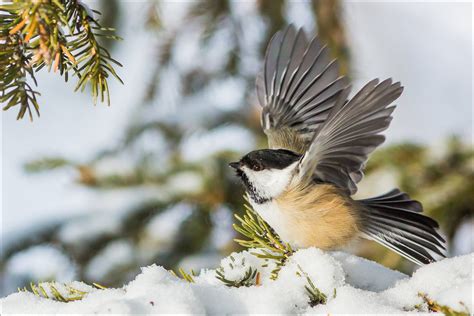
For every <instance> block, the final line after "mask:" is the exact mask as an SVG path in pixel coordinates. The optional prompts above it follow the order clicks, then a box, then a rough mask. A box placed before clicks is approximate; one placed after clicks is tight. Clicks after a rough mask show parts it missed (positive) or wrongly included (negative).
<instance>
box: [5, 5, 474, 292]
mask: <svg viewBox="0 0 474 316" xmlns="http://www.w3.org/2000/svg"><path fill="white" fill-rule="evenodd" d="M86 3H88V5H90V6H91V7H92V8H96V9H99V10H100V11H101V12H102V13H103V15H102V17H101V21H102V22H103V23H102V24H104V25H105V26H113V27H115V28H116V29H117V33H118V34H119V35H120V36H122V37H123V38H124V40H123V41H122V42H116V43H107V44H108V45H111V46H110V49H111V50H112V52H113V54H114V55H115V57H116V59H118V60H119V61H120V62H122V64H123V65H124V67H123V68H121V69H119V74H120V76H121V77H122V78H123V79H124V81H125V85H124V86H122V85H120V84H118V83H117V84H116V82H113V84H112V85H111V86H110V91H111V99H112V101H111V103H112V105H111V107H107V106H105V105H97V106H96V107H94V106H92V101H91V98H90V96H89V95H87V93H84V94H79V93H78V94H74V93H73V92H72V91H73V86H71V85H69V84H65V83H64V82H63V80H62V79H61V78H59V77H58V76H54V75H53V74H48V73H47V72H44V73H40V74H39V76H38V81H39V89H40V91H41V92H42V96H41V97H40V98H39V102H40V104H41V105H42V111H41V112H42V115H41V118H38V119H36V120H35V121H34V122H33V123H30V122H28V121H27V120H23V121H16V120H15V117H16V113H14V111H9V112H5V113H2V120H1V124H2V127H1V130H2V137H1V141H2V149H3V151H2V153H3V155H2V157H1V159H2V160H1V162H2V163H1V165H2V169H1V175H2V184H1V186H2V190H1V193H2V198H1V200H2V217H1V228H2V230H1V257H0V282H1V289H0V295H2V296H3V295H6V294H9V293H11V292H13V291H15V290H16V289H17V287H20V286H24V285H25V284H28V283H29V282H30V281H33V282H37V281H46V280H57V281H70V280H83V281H86V282H98V283H100V284H103V285H105V286H121V285H122V284H124V283H125V282H127V281H128V280H130V279H132V278H133V277H134V276H135V275H136V274H137V273H138V272H139V267H141V266H146V265H149V264H152V263H157V264H160V265H163V266H165V267H166V268H170V269H171V268H172V269H176V268H177V267H182V268H184V269H185V270H187V271H189V270H190V269H194V270H195V271H198V270H199V269H201V268H204V267H208V268H212V267H216V265H218V263H219V260H220V258H222V257H223V256H225V255H227V254H229V253H230V252H232V251H236V250H239V248H238V245H237V244H236V243H234V242H233V241H232V239H233V238H235V237H236V233H235V232H234V231H233V229H232V227H231V225H232V223H233V221H234V220H233V213H240V212H242V211H243V206H242V204H243V199H242V193H243V190H242V188H241V186H240V184H239V183H238V181H237V179H236V178H234V176H233V173H232V172H231V170H229V168H228V167H227V163H228V162H229V161H231V160H233V159H236V158H237V157H240V156H241V155H242V154H244V153H246V152H248V151H250V150H253V149H255V148H260V147H265V146H266V140H265V138H264V135H263V133H262V132H261V130H260V126H259V111H260V109H259V106H258V105H257V102H256V97H255V95H254V80H255V75H256V73H257V72H258V71H259V69H260V67H261V66H262V63H261V62H262V59H263V54H264V49H265V46H266V44H267V43H268V40H269V38H270V37H271V35H272V34H273V33H274V32H275V31H277V30H279V29H281V28H283V27H284V26H285V25H287V23H294V24H295V25H296V26H302V27H304V28H305V29H306V31H307V32H309V33H310V34H316V33H319V35H320V36H321V38H322V39H323V40H324V41H326V42H327V43H328V44H329V47H330V48H331V50H332V53H333V55H334V57H337V58H339V59H340V60H341V62H342V65H343V69H342V71H343V72H344V73H345V74H347V75H348V76H349V77H350V78H351V79H352V81H353V83H354V86H355V88H358V87H361V86H362V85H363V84H364V83H366V82H367V81H369V80H370V79H372V78H375V77H379V78H382V79H384V78H387V77H393V78H394V79H395V80H400V81H401V82H402V84H403V85H404V86H405V91H404V94H403V95H402V97H401V98H400V99H399V101H398V102H397V104H398V105H399V107H398V108H397V110H396V111H395V114H394V120H393V122H392V125H391V127H390V129H389V130H388V131H387V132H386V135H387V141H386V143H385V144H384V145H383V146H382V148H381V149H379V150H378V151H376V153H374V154H373V155H372V157H371V160H370V161H369V164H368V167H367V176H366V178H365V179H364V180H363V181H362V182H361V185H360V192H358V197H368V196H371V195H376V194H380V193H384V192H385V191H388V190H389V189H392V188H393V187H400V188H401V189H402V190H404V191H406V192H409V193H410V194H411V195H412V196H413V197H414V198H416V199H419V200H420V201H422V202H423V204H424V206H425V211H426V212H427V213H428V214H429V215H430V216H432V217H434V218H436V219H437V220H438V221H439V222H440V225H441V230H442V233H443V234H444V235H445V236H446V237H447V239H448V243H449V256H456V255H459V254H465V253H469V252H472V251H473V234H472V233H473V227H474V220H473V214H474V194H473V193H474V166H473V162H474V157H473V148H472V119H473V116H472V88H471V87H472V33H471V25H472V5H471V4H469V3H458V2H452V3H451V2H422V3H410V2H360V1H357V2H342V1H327V0H319V1H317V0H316V1H273V0H257V1H229V0H219V1H214V0H201V1H197V0H196V1H184V2H174V1H136V2H135V1H117V0H114V1H112V0H103V1H86ZM111 83H112V82H111ZM351 251H352V252H353V253H356V254H358V255H361V256H364V257H367V258H370V259H373V260H377V261H379V262H381V263H382V264H384V265H386V266H388V267H391V268H396V269H399V270H401V271H403V272H407V273H409V272H411V271H413V269H414V268H415V267H414V266H413V265H412V264H411V263H409V262H408V261H406V260H404V259H402V258H401V257H400V256H398V255H397V254H395V253H392V252H389V251H386V250H385V249H384V248H382V247H380V246H377V245H376V244H375V243H373V242H361V243H360V244H358V245H356V246H354V247H353V249H351Z"/></svg>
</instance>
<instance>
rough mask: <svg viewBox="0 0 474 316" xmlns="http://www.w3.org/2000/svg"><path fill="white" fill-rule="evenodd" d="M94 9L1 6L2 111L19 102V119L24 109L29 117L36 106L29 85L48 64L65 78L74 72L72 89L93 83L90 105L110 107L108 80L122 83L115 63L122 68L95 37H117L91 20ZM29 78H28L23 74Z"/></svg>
mask: <svg viewBox="0 0 474 316" xmlns="http://www.w3.org/2000/svg"><path fill="white" fill-rule="evenodd" d="M94 13H95V14H100V13H99V12H98V11H91V10H89V9H88V8H87V7H86V6H85V5H84V4H82V3H81V2H79V1H78V0H41V1H27V0H17V1H13V2H11V1H10V2H7V3H5V4H2V5H0V16H1V22H0V46H1V53H0V65H1V66H2V67H1V70H0V102H2V103H3V102H5V103H6V105H5V106H4V107H3V109H4V110H8V109H10V108H12V107H15V106H20V110H19V112H18V116H17V119H21V118H23V117H24V115H25V113H26V111H28V114H29V117H30V119H31V120H32V119H33V115H32V110H31V108H34V109H35V111H36V113H37V115H38V116H39V105H38V102H37V100H36V95H38V94H39V93H38V92H36V91H34V90H33V89H32V87H31V86H30V85H29V84H28V83H27V79H31V80H32V81H33V82H34V84H35V85H36V86H37V82H36V80H35V78H34V74H35V73H36V72H38V71H40V70H41V69H42V68H44V67H46V68H47V69H48V71H51V69H53V71H54V72H58V71H59V74H60V75H61V76H64V79H65V81H68V78H69V73H71V72H72V74H73V75H77V77H78V83H77V85H76V89H75V90H76V91H77V90H79V89H80V90H81V91H83V90H84V89H85V88H86V86H90V87H91V92H92V96H93V100H94V104H96V103H97V99H98V98H99V97H100V100H101V102H105V101H106V102H107V104H108V105H110V95H109V87H108V78H109V76H110V75H112V76H114V77H115V78H116V79H117V80H119V81H120V82H121V83H123V82H122V80H121V79H120V77H119V76H118V75H117V73H116V71H115V69H114V66H112V65H113V64H114V65H116V66H121V64H120V63H119V62H117V61H116V60H115V59H113V58H112V57H111V55H110V53H109V52H108V51H107V49H106V48H104V47H103V46H102V45H101V44H100V43H99V42H98V38H100V37H104V38H107V39H114V40H119V39H120V38H119V37H117V36H115V35H114V34H113V29H109V28H105V27H102V26H101V25H100V24H99V22H98V20H97V19H95V18H94ZM27 77H29V78H27Z"/></svg>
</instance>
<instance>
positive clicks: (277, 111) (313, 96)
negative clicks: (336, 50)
mask: <svg viewBox="0 0 474 316" xmlns="http://www.w3.org/2000/svg"><path fill="white" fill-rule="evenodd" d="M347 85H348V83H347V79H345V78H344V77H340V76H339V66H338V63H337V62H336V61H335V60H331V58H330V56H329V51H328V49H327V48H326V47H325V46H323V45H322V43H321V42H320V40H319V39H318V38H317V37H315V38H313V39H312V40H311V41H310V42H309V43H308V41H307V39H306V35H305V33H304V31H303V30H302V29H300V30H298V31H296V29H295V27H294V26H292V25H290V26H289V27H287V28H286V29H285V30H284V31H280V32H277V33H276V34H275V35H274V36H273V38H272V40H271V41H270V44H269V45H268V48H267V52H266V56H265V64H264V69H263V71H262V72H261V73H260V74H259V75H258V76H257V83H256V86H257V96H258V99H259V102H260V105H261V106H262V107H263V111H262V117H261V120H262V127H263V130H264V132H265V134H266V135H267V137H268V143H269V147H270V148H274V149H277V148H285V149H289V150H292V151H295V152H298V153H301V154H302V153H304V152H305V151H306V150H307V148H308V147H309V144H310V142H311V139H312V138H313V134H314V132H315V130H316V129H317V128H318V127H319V126H320V125H321V123H322V122H324V121H325V120H326V118H327V117H328V114H329V112H330V110H331V108H332V107H333V106H334V105H335V104H336V100H337V98H338V96H339V95H340V94H341V92H342V91H343V89H344V88H346V87H347Z"/></svg>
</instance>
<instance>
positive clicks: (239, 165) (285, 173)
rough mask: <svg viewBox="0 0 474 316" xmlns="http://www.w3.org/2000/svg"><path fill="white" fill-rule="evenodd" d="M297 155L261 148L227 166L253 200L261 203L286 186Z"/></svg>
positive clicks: (291, 176) (298, 157) (278, 193)
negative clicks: (231, 169)
mask: <svg viewBox="0 0 474 316" xmlns="http://www.w3.org/2000/svg"><path fill="white" fill-rule="evenodd" d="M300 157H301V156H300V155H299V154H297V153H294V152H292V151H289V150H286V149H260V150H255V151H252V152H250V153H248V154H247V155H245V156H244V157H242V159H240V160H239V161H236V162H231V163H230V164H229V166H231V167H232V168H234V169H235V171H236V174H237V176H239V177H240V179H241V180H242V182H243V183H244V185H245V189H246V190H247V193H248V194H249V196H250V197H251V198H252V200H253V201H254V202H256V203H259V204H261V203H265V202H268V201H270V200H271V199H273V198H275V197H277V196H278V195H280V194H281V193H282V192H283V191H284V190H285V189H286V187H287V186H288V184H289V183H290V182H291V179H292V178H293V175H294V170H295V168H296V166H297V164H298V161H299V159H300Z"/></svg>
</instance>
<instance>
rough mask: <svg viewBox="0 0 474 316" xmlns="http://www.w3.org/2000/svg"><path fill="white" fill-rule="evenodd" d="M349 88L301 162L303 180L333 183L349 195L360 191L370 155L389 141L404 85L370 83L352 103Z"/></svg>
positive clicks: (375, 81) (385, 82)
mask: <svg viewBox="0 0 474 316" xmlns="http://www.w3.org/2000/svg"><path fill="white" fill-rule="evenodd" d="M349 91H350V88H347V89H345V91H344V93H343V94H341V96H340V98H339V100H338V102H337V104H336V105H335V106H334V108H333V109H332V111H331V114H330V116H329V117H328V118H327V120H326V122H325V123H324V124H323V125H322V126H321V127H320V128H319V129H318V131H316V133H315V137H314V139H313V141H312V143H311V146H310V148H309V149H308V151H307V152H306V153H305V155H304V156H303V158H302V160H301V162H300V170H299V174H300V177H301V178H302V181H306V182H308V181H313V180H316V181H321V182H328V183H332V184H334V185H335V186H337V187H339V188H340V189H342V190H344V191H345V192H347V193H348V194H354V193H355V192H356V191H357V186H356V183H357V182H359V181H360V180H361V179H362V176H363V168H364V166H365V162H366V160H367V157H368V155H369V154H370V153H371V152H372V151H373V150H374V149H375V148H376V147H377V146H379V145H380V144H382V143H383V142H384V140H385V137H384V136H383V135H380V134H379V133H380V132H382V131H384V130H385V129H387V127H388V126H389V124H390V121H391V120H392V117H391V114H392V112H393V110H394V109H395V106H389V105H390V104H391V103H392V102H393V101H395V100H396V99H397V98H398V97H399V96H400V95H401V93H402V91H403V88H402V87H401V86H400V83H399V82H397V83H393V84H392V80H391V79H387V80H385V81H382V82H381V83H379V81H378V79H375V80H372V81H370V82H369V83H368V84H367V85H365V86H364V87H363V88H362V89H361V90H360V91H359V92H358V93H357V94H356V95H355V96H354V97H353V98H352V99H351V100H349V101H347V97H348V95H349Z"/></svg>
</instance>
